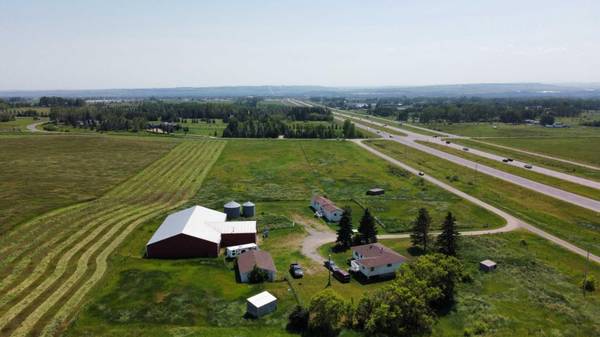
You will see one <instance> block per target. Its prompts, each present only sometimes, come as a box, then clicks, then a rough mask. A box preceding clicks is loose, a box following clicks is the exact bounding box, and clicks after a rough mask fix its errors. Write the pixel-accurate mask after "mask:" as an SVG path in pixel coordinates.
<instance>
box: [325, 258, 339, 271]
mask: <svg viewBox="0 0 600 337" xmlns="http://www.w3.org/2000/svg"><path fill="white" fill-rule="evenodd" d="M324 265H325V268H327V269H329V270H331V271H335V270H336V269H339V268H338V266H337V265H336V264H335V262H333V261H329V260H327V261H325V263H324Z"/></svg>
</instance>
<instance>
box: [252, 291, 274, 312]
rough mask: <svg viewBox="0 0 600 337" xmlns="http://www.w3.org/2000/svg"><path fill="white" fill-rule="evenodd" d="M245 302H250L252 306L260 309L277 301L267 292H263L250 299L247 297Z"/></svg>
mask: <svg viewBox="0 0 600 337" xmlns="http://www.w3.org/2000/svg"><path fill="white" fill-rule="evenodd" d="M246 300H247V301H248V302H250V303H251V304H252V305H253V306H255V307H257V308H260V307H262V306H264V305H267V304H269V303H273V302H275V301H277V297H275V296H273V295H272V294H271V293H270V292H268V291H263V292H262V293H260V294H256V295H254V296H252V297H248V298H247V299H246Z"/></svg>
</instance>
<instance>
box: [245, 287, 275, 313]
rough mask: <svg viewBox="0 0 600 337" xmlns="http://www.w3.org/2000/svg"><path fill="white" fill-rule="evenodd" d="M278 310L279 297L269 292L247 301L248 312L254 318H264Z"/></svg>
mask: <svg viewBox="0 0 600 337" xmlns="http://www.w3.org/2000/svg"><path fill="white" fill-rule="evenodd" d="M275 310H277V297H275V296H273V295H272V294H271V293H270V292H268V291H263V292H262V293H260V294H257V295H254V296H252V297H249V298H247V299H246V312H247V313H248V314H249V315H251V316H253V317H256V318H258V317H262V316H264V315H266V314H269V313H271V312H273V311H275Z"/></svg>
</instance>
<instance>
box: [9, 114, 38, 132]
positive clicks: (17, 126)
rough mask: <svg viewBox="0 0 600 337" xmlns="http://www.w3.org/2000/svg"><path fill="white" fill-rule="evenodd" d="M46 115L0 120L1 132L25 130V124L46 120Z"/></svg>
mask: <svg viewBox="0 0 600 337" xmlns="http://www.w3.org/2000/svg"><path fill="white" fill-rule="evenodd" d="M47 121H48V118H47V117H38V119H34V118H33V117H16V118H15V120H14V121H8V122H0V133H1V132H27V125H29V124H32V123H37V122H47Z"/></svg>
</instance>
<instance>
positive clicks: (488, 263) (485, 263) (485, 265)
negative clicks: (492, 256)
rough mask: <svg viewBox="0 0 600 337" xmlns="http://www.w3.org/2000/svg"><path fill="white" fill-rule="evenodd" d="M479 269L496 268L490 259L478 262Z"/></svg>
mask: <svg viewBox="0 0 600 337" xmlns="http://www.w3.org/2000/svg"><path fill="white" fill-rule="evenodd" d="M479 269H481V270H483V271H492V270H494V269H496V262H494V261H492V260H483V261H481V262H479Z"/></svg>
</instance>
